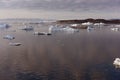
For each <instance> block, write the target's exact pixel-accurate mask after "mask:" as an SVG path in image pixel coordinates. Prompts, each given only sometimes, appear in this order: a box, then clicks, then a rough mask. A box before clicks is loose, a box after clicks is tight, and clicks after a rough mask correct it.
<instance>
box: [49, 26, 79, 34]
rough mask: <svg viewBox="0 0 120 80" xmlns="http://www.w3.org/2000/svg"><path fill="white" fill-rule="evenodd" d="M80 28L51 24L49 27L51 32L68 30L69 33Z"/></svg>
mask: <svg viewBox="0 0 120 80" xmlns="http://www.w3.org/2000/svg"><path fill="white" fill-rule="evenodd" d="M78 31H79V30H78V29H74V28H71V27H69V26H67V27H60V26H50V27H49V32H50V33H53V32H68V33H74V32H78Z"/></svg>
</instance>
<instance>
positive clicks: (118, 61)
mask: <svg viewBox="0 0 120 80" xmlns="http://www.w3.org/2000/svg"><path fill="white" fill-rule="evenodd" d="M113 65H115V67H116V68H120V58H115V60H114V62H113Z"/></svg>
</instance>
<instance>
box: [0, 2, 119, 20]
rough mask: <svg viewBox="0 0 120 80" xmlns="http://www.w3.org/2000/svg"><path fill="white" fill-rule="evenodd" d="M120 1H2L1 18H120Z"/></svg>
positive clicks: (0, 5)
mask: <svg viewBox="0 0 120 80" xmlns="http://www.w3.org/2000/svg"><path fill="white" fill-rule="evenodd" d="M119 4H120V0H0V18H45V19H80V18H120V14H119V13H120V9H119V8H120V5H119Z"/></svg>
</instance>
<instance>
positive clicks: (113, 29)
mask: <svg viewBox="0 0 120 80" xmlns="http://www.w3.org/2000/svg"><path fill="white" fill-rule="evenodd" d="M111 30H112V31H119V28H111Z"/></svg>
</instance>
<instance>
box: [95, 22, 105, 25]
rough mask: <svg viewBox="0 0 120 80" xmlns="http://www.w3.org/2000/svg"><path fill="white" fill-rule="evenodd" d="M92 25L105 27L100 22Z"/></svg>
mask: <svg viewBox="0 0 120 80" xmlns="http://www.w3.org/2000/svg"><path fill="white" fill-rule="evenodd" d="M94 25H95V26H103V25H105V24H104V23H102V22H100V23H95V24H94Z"/></svg>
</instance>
